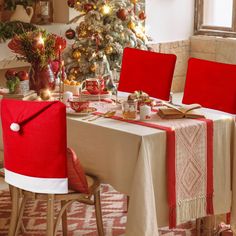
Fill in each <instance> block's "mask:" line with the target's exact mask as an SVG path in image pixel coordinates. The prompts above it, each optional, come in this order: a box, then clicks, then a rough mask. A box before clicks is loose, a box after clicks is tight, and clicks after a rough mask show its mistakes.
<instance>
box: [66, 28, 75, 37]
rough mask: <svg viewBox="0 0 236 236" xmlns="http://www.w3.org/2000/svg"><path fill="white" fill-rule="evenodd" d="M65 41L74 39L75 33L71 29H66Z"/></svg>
mask: <svg viewBox="0 0 236 236" xmlns="http://www.w3.org/2000/svg"><path fill="white" fill-rule="evenodd" d="M65 36H66V38H67V39H74V38H75V31H74V30H73V29H68V30H67V31H66V33H65Z"/></svg>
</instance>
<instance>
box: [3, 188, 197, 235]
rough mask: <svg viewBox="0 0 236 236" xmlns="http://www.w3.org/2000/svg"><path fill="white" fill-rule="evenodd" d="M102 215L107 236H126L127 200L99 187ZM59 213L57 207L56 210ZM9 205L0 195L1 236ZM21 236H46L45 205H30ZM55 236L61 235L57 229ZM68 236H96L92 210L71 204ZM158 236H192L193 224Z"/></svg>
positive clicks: (86, 206)
mask: <svg viewBox="0 0 236 236" xmlns="http://www.w3.org/2000/svg"><path fill="white" fill-rule="evenodd" d="M101 192H102V195H101V199H102V213H103V224H104V229H105V235H106V236H118V235H119V236H121V235H124V233H125V224H126V208H127V205H126V203H127V201H126V196H125V195H123V194H120V193H118V192H116V191H115V190H114V189H113V188H111V186H109V185H103V186H102V191H101ZM58 209H59V204H57V205H56V209H55V210H58ZM10 211H11V202H10V197H9V192H8V191H1V192H0V236H6V235H7V231H8V226H9V221H10ZM23 221H24V226H25V228H26V231H27V232H26V233H25V234H24V236H45V229H46V203H45V202H44V201H36V202H31V201H29V202H28V203H27V205H26V210H25V213H24V218H23ZM59 228H60V229H59V231H58V235H61V227H59ZM68 231H69V233H68V236H96V235H97V228H96V220H95V214H94V207H93V206H88V205H85V204H81V203H73V204H72V205H71V206H70V207H69V208H68ZM160 235H166V236H172V235H181V236H194V235H195V229H194V224H193V223H191V222H189V223H186V224H183V225H181V226H179V227H178V228H176V229H173V230H169V229H168V227H164V228H160Z"/></svg>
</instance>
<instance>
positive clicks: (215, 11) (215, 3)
mask: <svg viewBox="0 0 236 236" xmlns="http://www.w3.org/2000/svg"><path fill="white" fill-rule="evenodd" d="M232 14H233V0H205V1H204V5H203V25H207V26H220V27H232Z"/></svg>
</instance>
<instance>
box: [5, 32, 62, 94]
mask: <svg viewBox="0 0 236 236" xmlns="http://www.w3.org/2000/svg"><path fill="white" fill-rule="evenodd" d="M8 47H9V48H10V49H11V50H12V51H13V52H14V53H16V54H17V58H18V59H19V60H23V61H26V62H29V63H30V64H31V70H30V79H29V84H30V89H32V90H35V91H36V92H37V93H38V94H39V93H40V90H41V89H50V90H54V89H55V76H54V74H53V71H52V69H51V62H52V61H53V60H55V59H59V61H60V62H61V59H60V54H61V52H62V51H63V50H64V49H65V47H66V41H65V39H63V38H62V37H60V36H57V35H55V34H51V33H47V32H46V31H45V30H41V29H40V30H35V31H30V32H26V33H23V34H20V35H15V36H14V38H13V39H12V40H11V41H10V42H9V44H8ZM60 66H61V65H60Z"/></svg>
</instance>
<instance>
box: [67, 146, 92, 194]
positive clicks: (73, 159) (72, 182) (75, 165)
mask: <svg viewBox="0 0 236 236" xmlns="http://www.w3.org/2000/svg"><path fill="white" fill-rule="evenodd" d="M67 171H68V186H69V189H73V190H75V191H78V192H81V193H89V190H88V182H87V179H86V176H85V173H84V170H83V167H82V166H81V164H80V161H79V158H78V157H77V155H76V153H75V152H74V151H73V150H72V149H71V148H67Z"/></svg>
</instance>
